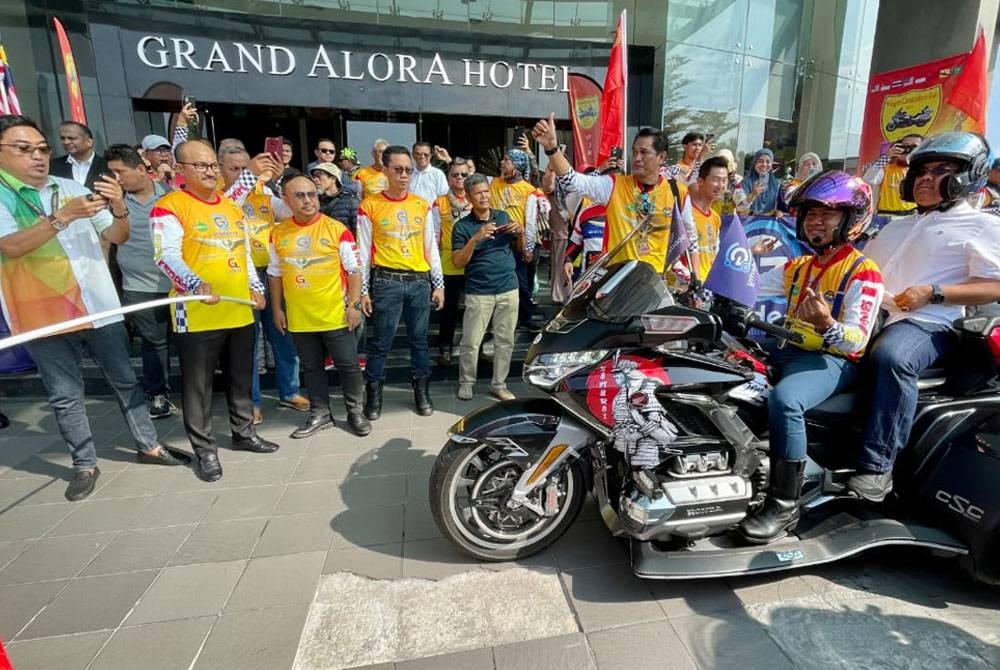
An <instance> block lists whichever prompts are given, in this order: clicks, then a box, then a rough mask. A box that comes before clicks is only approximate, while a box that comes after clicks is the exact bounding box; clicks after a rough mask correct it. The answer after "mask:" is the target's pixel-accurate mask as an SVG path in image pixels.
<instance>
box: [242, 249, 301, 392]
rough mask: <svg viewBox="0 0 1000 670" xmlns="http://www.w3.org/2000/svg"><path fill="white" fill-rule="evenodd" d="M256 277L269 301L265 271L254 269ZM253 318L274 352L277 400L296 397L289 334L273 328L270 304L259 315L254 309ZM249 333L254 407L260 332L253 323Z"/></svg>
mask: <svg viewBox="0 0 1000 670" xmlns="http://www.w3.org/2000/svg"><path fill="white" fill-rule="evenodd" d="M257 276H259V277H260V279H261V281H262V282H263V283H264V295H265V297H267V298H268V299H270V296H269V294H268V288H267V287H268V283H267V272H266V271H265V270H260V269H258V270H257ZM253 315H254V319H256V321H257V323H260V324H261V325H263V326H264V337H265V338H267V341H268V342H270V343H271V349H272V350H273V351H274V372H275V379H276V381H277V384H278V397H279V398H281V399H282V400H288V399H289V398H291V397H292V396H293V395H297V394H298V392H299V355H298V353H296V351H295V342H294V341H293V340H292V335H291V333H289V332H288V331H285V334H284V335H282V334H281V333H280V332H278V329H277V328H275V327H274V318H273V317H272V316H271V305H267V306H266V307H265V308H264V309H263V310H261V311H259V312H258V311H256V310H254V313H253ZM253 332H254V338H253V350H254V366H253V386H252V393H251V394H252V396H253V404H254V407H259V406H260V372H259V370H260V365H259V361H257V360H256V358H257V354H256V352H257V338H258V337H260V329H259V328H257V325H256V323H255V324H254V330H253Z"/></svg>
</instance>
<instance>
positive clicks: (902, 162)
mask: <svg viewBox="0 0 1000 670" xmlns="http://www.w3.org/2000/svg"><path fill="white" fill-rule="evenodd" d="M923 141H924V138H923V136H922V135H917V134H915V133H914V134H910V135H907V136H905V137H902V138H900V139H899V140H898V141H896V142H893V143H892V144H890V145H889V149H888V151H887V152H886V153H885V154H883V155H882V156H879V157H878V158H877V159H875V160H874V161H872V162H871V163H869V164H868V165H866V166H865V167H864V169H863V170H862V171H861V174H862V175H864V177H863V179H864V180H865V181H866V182H868V183H869V184H870V185H871V186H872V190H873V191H875V192H876V193H878V198H877V203H878V204H877V208H878V209H877V211H878V213H879V214H880V215H882V216H906V215H908V214H912V213H913V212H914V211H916V209H917V204H916V203H914V202H909V201H907V200H903V198H902V195H901V194H900V189H899V187H900V186H901V185H902V183H903V180H904V179H906V174H907V172H909V165H910V153H912V152H913V150H914V149H916V148H917V147H919V146H920V145H921V143H922V142H923Z"/></svg>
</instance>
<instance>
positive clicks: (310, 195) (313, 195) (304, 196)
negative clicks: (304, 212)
mask: <svg viewBox="0 0 1000 670" xmlns="http://www.w3.org/2000/svg"><path fill="white" fill-rule="evenodd" d="M291 195H292V197H293V198H295V199H296V200H299V201H302V202H305V201H306V200H319V192H318V191H295V192H294V193H292V194H291Z"/></svg>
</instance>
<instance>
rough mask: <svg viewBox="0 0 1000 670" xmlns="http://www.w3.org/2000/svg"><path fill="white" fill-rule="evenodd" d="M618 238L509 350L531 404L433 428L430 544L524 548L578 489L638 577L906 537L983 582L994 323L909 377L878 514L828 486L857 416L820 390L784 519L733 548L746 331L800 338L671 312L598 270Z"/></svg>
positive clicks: (654, 282)
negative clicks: (890, 488) (438, 445)
mask: <svg viewBox="0 0 1000 670" xmlns="http://www.w3.org/2000/svg"><path fill="white" fill-rule="evenodd" d="M650 227H651V224H650V223H649V222H647V223H645V224H643V225H642V226H639V227H637V228H636V230H635V231H633V234H639V233H642V232H643V229H647V230H648V229H649V228H650ZM630 237H631V236H630ZM629 239H630V238H626V239H625V240H623V241H622V243H621V244H620V245H618V246H616V247H615V249H613V250H611V252H610V253H608V254H606V255H605V256H604V258H603V259H602V260H601V261H598V262H597V263H596V264H594V265H593V266H592V267H591V268H590V269H589V270H588V272H587V273H586V274H585V275H584V277H582V278H581V280H580V282H579V283H578V284H577V286H576V287H575V289H574V292H573V294H572V297H571V299H570V301H569V303H568V304H567V305H566V306H565V307H564V309H563V310H562V311H561V312H560V313H559V314H558V315H557V316H556V317H555V318H554V319H553V320H552V321H551V322H550V323H549V324H548V325H547V326H546V328H545V329H544V331H543V332H542V333H540V334H539V336H538V337H537V338H536V340H535V341H534V343H533V344H532V346H531V348H530V350H529V351H528V354H527V359H526V364H525V367H524V373H523V377H524V380H525V381H526V382H527V383H528V384H529V385H531V386H532V387H534V388H535V389H538V390H539V391H541V392H543V393H544V396H542V397H525V398H518V399H516V400H510V401H506V402H500V403H496V404H490V405H488V406H485V407H482V408H480V409H477V410H475V411H473V412H472V413H470V414H468V415H467V416H465V417H464V418H462V419H461V420H459V421H458V422H457V423H455V424H454V426H452V427H451V429H450V430H449V440H448V442H447V444H445V446H444V447H443V449H442V450H441V452H440V454H439V455H438V456H437V459H436V461H435V463H434V466H433V469H432V472H431V477H430V485H429V489H430V491H429V494H430V504H431V510H432V512H433V515H434V519H435V521H436V523H437V525H438V527H439V528H440V530H441V532H442V533H443V534H444V536H445V537H447V538H448V539H449V540H450V541H451V542H452V543H453V544H454V545H455V546H456V547H457V548H458V549H460V550H461V551H463V552H465V553H467V554H469V555H471V556H474V557H476V558H478V559H481V560H486V561H509V560H513V559H518V558H523V557H526V556H530V555H532V554H535V553H537V552H539V551H541V550H542V549H543V548H545V547H547V546H549V545H551V544H552V543H553V542H555V541H556V540H558V539H559V537H560V536H561V535H562V534H563V533H564V532H565V531H566V530H567V529H568V528H569V526H570V525H571V524H572V523H573V521H574V520H575V518H576V516H577V514H578V512H579V511H580V508H581V505H582V504H583V502H584V498H585V496H586V494H587V492H588V491H591V492H592V493H593V495H594V497H595V498H596V500H597V504H598V505H599V507H600V513H601V517H602V518H603V520H604V522H605V524H606V525H607V527H608V529H609V531H610V532H611V533H612V534H613V535H615V536H617V537H621V538H626V539H627V540H628V546H629V553H630V558H631V565H632V568H633V570H634V572H635V573H636V574H637V575H638V576H640V577H646V578H652V579H688V578H709V577H725V576H734V575H750V574H758V573H767V572H774V571H781V570H789V569H795V568H802V567H806V566H813V565H818V564H823V563H828V562H831V561H836V560H839V559H841V558H845V557H848V556H852V555H854V554H857V553H859V552H861V551H864V550H866V549H871V548H875V547H882V546H887V545H908V546H915V547H924V548H928V549H931V550H934V551H936V552H941V553H944V554H946V555H954V556H956V557H959V558H960V560H961V562H962V565H963V567H965V569H966V570H967V571H968V572H970V573H971V574H972V575H973V576H974V577H975V578H976V579H979V580H981V581H984V582H988V583H998V582H1000V486H997V482H1000V411H998V410H1000V391H998V390H997V388H996V387H995V386H994V384H995V382H996V377H997V363H996V361H997V359H998V358H1000V313H997V315H994V314H989V313H985V314H981V315H977V316H973V317H968V318H965V319H962V320H960V321H959V322H957V323H956V327H957V329H958V331H959V333H960V336H961V338H962V343H961V346H960V347H958V349H959V350H960V351H961V353H962V360H961V361H959V362H957V363H956V364H955V365H954V367H952V368H950V369H948V370H947V371H945V370H932V371H929V373H928V374H927V375H926V376H925V377H926V378H922V379H921V382H920V386H921V391H920V393H921V395H920V403H919V407H918V411H917V418H916V421H915V423H914V426H913V431H912V435H911V440H910V443H909V444H908V446H907V447H906V449H905V450H904V451H903V453H902V454H901V455H900V457H899V459H898V460H897V464H896V467H895V470H894V481H895V490H894V493H893V494H892V496H891V497H890V498H888V499H887V500H886V502H884V503H881V504H879V505H873V504H871V503H867V502H864V501H861V500H858V499H855V498H851V497H849V496H848V495H847V493H846V487H845V482H846V480H847V478H848V477H849V476H850V475H851V474H852V470H851V469H850V468H851V464H852V463H853V460H854V455H855V449H856V446H857V445H858V444H860V437H859V424H860V423H862V422H861V421H859V419H858V417H859V416H863V415H862V414H861V413H862V412H864V411H865V409H864V407H863V400H861V399H860V398H859V396H858V395H856V394H852V393H849V394H841V395H836V396H833V397H831V398H830V399H828V400H827V401H826V402H824V403H822V404H821V405H819V406H818V407H816V408H814V409H813V410H811V411H810V412H809V413H808V414H807V432H808V441H809V462H808V467H807V468H806V481H805V485H804V488H803V496H802V499H801V504H802V517H801V520H800V521H799V523H798V526H797V527H796V528H795V529H794V531H792V532H791V533H789V534H788V535H787V536H786V537H785V538H783V539H781V540H777V541H774V542H772V543H770V544H767V545H754V546H750V545H746V544H744V543H743V542H742V540H741V539H740V538H739V537H738V536H737V534H736V532H735V530H734V529H735V526H736V525H737V523H739V521H740V520H741V519H743V518H744V517H746V516H747V515H749V514H752V513H753V512H754V511H755V509H756V508H757V507H758V506H760V505H761V504H762V503H763V500H764V498H765V496H766V493H767V487H768V482H769V473H768V470H769V465H768V441H767V435H768V425H767V408H766V402H767V399H766V398H767V393H768V391H769V389H770V376H769V371H768V368H767V365H766V359H765V357H764V354H763V351H762V350H761V349H760V348H759V347H758V346H757V345H756V344H754V343H753V342H751V341H750V340H748V339H747V338H746V337H745V335H746V332H747V329H748V328H757V329H759V330H762V331H764V332H766V333H768V334H770V335H772V336H774V337H777V338H779V339H784V340H791V341H795V340H796V338H798V337H799V335H798V334H796V333H793V332H791V331H789V330H787V329H785V328H783V327H780V326H776V325H773V324H769V323H766V322H763V321H761V320H760V319H758V318H757V317H756V316H754V315H753V313H752V312H751V311H750V310H748V309H746V308H743V307H740V306H738V305H733V304H727V303H726V301H724V300H719V299H717V300H716V302H715V304H714V305H713V308H712V311H704V310H701V309H695V308H693V307H689V306H685V305H681V304H677V302H676V301H675V299H674V298H673V297H672V296H671V293H670V292H669V291H668V289H667V287H666V286H665V285H664V282H663V281H662V278H661V277H660V276H659V274H658V273H656V272H655V270H654V269H653V268H652V267H651V266H650V265H648V264H645V263H641V262H637V261H629V262H625V263H617V264H613V265H612V264H609V263H608V259H610V258H614V256H615V254H616V253H617V251H618V250H619V249H621V248H622V247H623V246H624V244H626V243H627V242H628V240H629Z"/></svg>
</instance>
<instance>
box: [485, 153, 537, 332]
mask: <svg viewBox="0 0 1000 670" xmlns="http://www.w3.org/2000/svg"><path fill="white" fill-rule="evenodd" d="M530 177H531V158H530V157H529V156H528V154H527V153H525V152H524V151H521V150H520V149H511V150H510V151H508V152H507V153H506V154H505V155H504V157H503V159H502V160H501V161H500V176H499V177H498V178H497V179H494V180H493V182H492V183H491V184H490V207H491V208H492V209H499V210H501V211H503V212H507V216H509V217H510V220H511V223H516V224H517V225H518V226H520V227H521V228H523V229H524V231H525V232H524V239H523V245H524V246H523V249H522V250H520V251H519V252H518V253H515V254H514V260H515V262H516V268H517V291H518V312H517V325H518V326H520V327H521V328H524V329H526V330H528V331H530V332H538V331H539V330H540V328H538V327H537V326H535V325H534V324H532V323H531V316H532V314H533V313H534V311H535V303H534V301H532V299H531V294H532V289H533V287H534V283H535V272H534V267H535V266H534V260H535V242H536V239H535V238H536V236H537V233H538V217H539V216H541V215H545V216H548V205H549V201H548V200H547V199H546V198H545V194H544V193H542V192H541V190H539V189H538V188H536V187H535V186H534V184H532V183H531V182H530V181H528V179H529V178H530Z"/></svg>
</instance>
